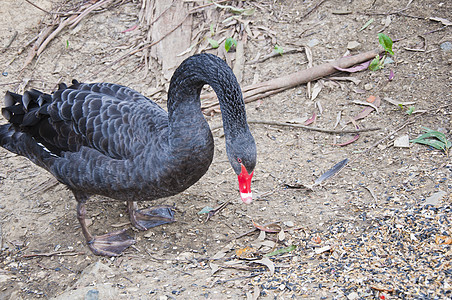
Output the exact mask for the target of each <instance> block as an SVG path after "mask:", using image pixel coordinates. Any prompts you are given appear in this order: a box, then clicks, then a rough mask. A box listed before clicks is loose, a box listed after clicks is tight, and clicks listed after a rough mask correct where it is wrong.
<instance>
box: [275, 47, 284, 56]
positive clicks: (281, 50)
mask: <svg viewBox="0 0 452 300" xmlns="http://www.w3.org/2000/svg"><path fill="white" fill-rule="evenodd" d="M275 51H276V53H279V54H280V55H283V52H284V50H283V48H282V47H281V46H278V45H275Z"/></svg>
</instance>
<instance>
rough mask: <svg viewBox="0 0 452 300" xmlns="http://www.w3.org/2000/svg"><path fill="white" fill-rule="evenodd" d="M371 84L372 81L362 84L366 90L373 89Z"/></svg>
mask: <svg viewBox="0 0 452 300" xmlns="http://www.w3.org/2000/svg"><path fill="white" fill-rule="evenodd" d="M373 87H374V86H373V84H372V83H366V84H365V85H364V89H365V90H366V91H370V90H371V89H373Z"/></svg>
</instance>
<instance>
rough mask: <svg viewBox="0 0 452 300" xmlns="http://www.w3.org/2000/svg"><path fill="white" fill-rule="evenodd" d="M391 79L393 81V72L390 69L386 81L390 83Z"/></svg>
mask: <svg viewBox="0 0 452 300" xmlns="http://www.w3.org/2000/svg"><path fill="white" fill-rule="evenodd" d="M393 79H394V71H393V70H392V69H391V70H389V76H388V80H389V81H392V80H393Z"/></svg>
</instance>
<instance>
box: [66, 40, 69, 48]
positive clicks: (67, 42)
mask: <svg viewBox="0 0 452 300" xmlns="http://www.w3.org/2000/svg"><path fill="white" fill-rule="evenodd" d="M66 48H67V49H69V40H66Z"/></svg>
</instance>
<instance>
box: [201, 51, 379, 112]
mask: <svg viewBox="0 0 452 300" xmlns="http://www.w3.org/2000/svg"><path fill="white" fill-rule="evenodd" d="M379 53H380V50H379V49H378V50H373V51H368V52H365V53H361V54H357V55H353V56H347V57H341V58H339V59H337V60H335V61H333V62H329V63H325V64H322V65H319V66H314V67H312V68H308V69H305V70H302V71H299V72H296V73H292V74H289V75H286V76H282V77H279V78H275V79H272V80H269V81H265V82H262V83H257V84H252V85H249V86H245V87H243V88H242V92H243V99H244V101H245V103H248V102H251V101H255V100H257V99H261V98H264V97H267V96H270V95H273V94H276V93H279V92H281V91H284V90H286V89H289V88H292V87H295V86H297V85H300V84H303V83H307V82H310V81H313V80H316V79H319V78H322V77H325V76H328V75H331V74H333V73H335V72H337V70H336V69H335V67H340V68H350V67H351V66H354V65H356V64H360V63H362V62H365V61H368V60H370V59H373V58H374V57H375V56H376V55H377V54H379ZM215 97H216V96H215V94H214V93H209V94H207V95H205V96H202V97H201V98H202V99H203V105H202V109H203V111H204V113H205V114H210V113H211V112H212V111H214V110H218V108H219V104H218V100H217V99H216V98H215ZM206 99H207V100H209V99H210V101H206ZM213 99H214V100H213Z"/></svg>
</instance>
